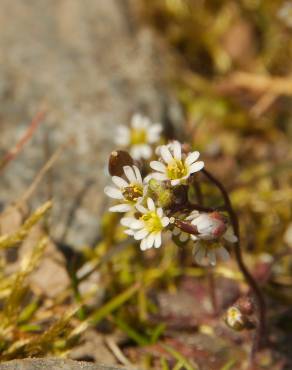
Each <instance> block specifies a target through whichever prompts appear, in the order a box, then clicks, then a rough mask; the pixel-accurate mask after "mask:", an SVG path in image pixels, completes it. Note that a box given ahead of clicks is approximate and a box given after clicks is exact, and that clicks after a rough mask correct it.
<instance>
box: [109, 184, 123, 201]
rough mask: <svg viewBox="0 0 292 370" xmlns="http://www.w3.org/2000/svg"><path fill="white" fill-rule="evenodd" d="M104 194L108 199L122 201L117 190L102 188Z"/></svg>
mask: <svg viewBox="0 0 292 370" xmlns="http://www.w3.org/2000/svg"><path fill="white" fill-rule="evenodd" d="M104 192H105V194H106V195H107V196H108V197H110V198H113V199H124V197H123V194H122V192H121V190H119V189H117V188H113V187H111V186H106V187H105V188H104Z"/></svg>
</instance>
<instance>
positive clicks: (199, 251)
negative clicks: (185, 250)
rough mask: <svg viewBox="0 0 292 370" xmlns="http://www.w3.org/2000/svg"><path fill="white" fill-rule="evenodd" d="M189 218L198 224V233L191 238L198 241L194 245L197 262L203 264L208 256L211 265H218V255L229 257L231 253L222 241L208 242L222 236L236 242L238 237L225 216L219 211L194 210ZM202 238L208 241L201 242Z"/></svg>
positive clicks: (224, 258) (217, 239) (225, 258)
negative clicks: (225, 219) (226, 222)
mask: <svg viewBox="0 0 292 370" xmlns="http://www.w3.org/2000/svg"><path fill="white" fill-rule="evenodd" d="M187 219H188V220H191V224H192V225H194V226H196V228H197V231H198V235H191V239H192V240H194V241H196V242H197V243H196V244H195V246H194V250H193V254H194V258H195V260H196V262H197V263H199V264H202V262H203V260H204V259H205V258H208V259H209V261H210V264H211V265H213V266H214V265H216V256H217V255H218V256H219V257H220V258H221V259H222V260H224V261H225V260H227V259H228V258H229V253H228V251H227V249H225V248H224V247H223V246H222V245H221V244H220V243H219V244H214V243H208V241H220V238H222V239H224V240H226V241H228V242H230V243H236V242H237V237H236V236H235V235H234V233H233V230H232V228H231V227H227V226H226V224H225V222H224V218H223V216H222V215H221V214H220V213H218V212H213V213H210V214H208V213H199V212H197V211H194V212H192V213H191V215H190V216H189V217H187ZM200 240H203V241H206V242H203V243H201V242H199V241H200Z"/></svg>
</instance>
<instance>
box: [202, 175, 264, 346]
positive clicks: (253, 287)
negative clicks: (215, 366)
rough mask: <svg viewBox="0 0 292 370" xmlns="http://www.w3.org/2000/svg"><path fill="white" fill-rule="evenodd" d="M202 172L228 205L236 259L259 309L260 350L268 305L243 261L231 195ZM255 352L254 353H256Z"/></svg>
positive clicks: (258, 341) (258, 337) (211, 177)
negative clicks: (235, 238) (235, 240)
mask: <svg viewBox="0 0 292 370" xmlns="http://www.w3.org/2000/svg"><path fill="white" fill-rule="evenodd" d="M202 172H203V173H204V175H205V176H206V177H207V178H208V179H209V180H210V181H211V182H212V183H213V184H214V185H216V186H217V188H218V189H219V190H220V192H221V194H222V196H223V198H224V202H225V205H226V209H227V212H228V214H229V216H230V220H231V223H232V227H233V230H234V234H235V235H236V236H237V238H238V241H237V243H236V245H235V248H234V251H235V258H236V261H237V264H238V267H239V269H240V271H241V272H242V274H243V275H244V277H245V279H246V281H247V283H248V285H249V286H250V288H251V290H252V291H253V293H254V296H255V299H256V303H257V308H258V316H259V317H258V326H257V333H256V336H255V343H254V351H256V350H258V349H259V348H260V347H261V346H262V345H263V343H264V340H265V339H266V304H265V300H264V297H263V294H262V292H261V290H260V288H259V285H258V283H257V282H256V280H255V279H254V277H253V276H252V275H251V273H250V272H249V270H248V269H247V267H246V266H245V263H244V261H243V257H242V253H241V246H240V230H239V222H238V217H237V214H236V213H235V211H234V209H233V206H232V203H231V201H230V198H229V195H228V193H227V191H226V189H225V187H224V186H223V185H222V183H221V182H220V181H219V180H217V179H216V178H215V177H214V176H213V175H212V174H210V173H209V172H208V171H207V170H205V169H203V170H202ZM254 351H253V352H254Z"/></svg>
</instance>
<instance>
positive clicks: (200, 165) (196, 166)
mask: <svg viewBox="0 0 292 370" xmlns="http://www.w3.org/2000/svg"><path fill="white" fill-rule="evenodd" d="M202 168H204V162H203V161H199V162H195V163H193V164H192V165H190V167H189V172H190V173H194V172H198V171H201V169H202Z"/></svg>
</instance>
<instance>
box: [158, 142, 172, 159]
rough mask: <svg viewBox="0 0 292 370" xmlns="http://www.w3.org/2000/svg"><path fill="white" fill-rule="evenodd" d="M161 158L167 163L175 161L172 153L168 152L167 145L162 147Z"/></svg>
mask: <svg viewBox="0 0 292 370" xmlns="http://www.w3.org/2000/svg"><path fill="white" fill-rule="evenodd" d="M161 157H162V159H163V160H164V162H166V163H169V162H172V161H173V157H172V155H171V154H170V151H169V150H168V147H167V146H166V145H162V147H161Z"/></svg>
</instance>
